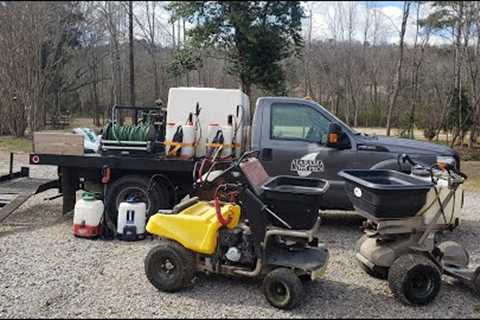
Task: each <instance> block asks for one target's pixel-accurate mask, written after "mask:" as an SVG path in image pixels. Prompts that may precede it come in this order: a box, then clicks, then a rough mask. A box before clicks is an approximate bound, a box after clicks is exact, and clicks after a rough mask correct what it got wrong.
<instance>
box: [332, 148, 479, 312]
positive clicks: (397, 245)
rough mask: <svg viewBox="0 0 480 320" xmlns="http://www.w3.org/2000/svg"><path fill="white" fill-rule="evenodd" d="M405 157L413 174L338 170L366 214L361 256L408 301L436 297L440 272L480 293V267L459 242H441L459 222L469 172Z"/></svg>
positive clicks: (367, 268)
mask: <svg viewBox="0 0 480 320" xmlns="http://www.w3.org/2000/svg"><path fill="white" fill-rule="evenodd" d="M399 158H400V157H399ZM401 158H403V159H402V160H403V162H404V163H405V162H409V163H410V165H411V166H412V170H411V171H412V173H411V174H410V175H407V174H405V173H402V172H398V171H393V170H344V171H342V172H340V173H339V175H340V176H341V177H343V178H344V179H345V180H346V182H347V183H346V186H345V188H346V191H347V194H348V196H349V198H350V199H351V201H352V203H353V206H354V207H355V209H356V210H357V212H358V213H359V214H360V215H361V216H363V217H365V218H366V219H367V221H366V222H365V225H364V232H365V235H364V236H363V237H362V238H361V239H360V240H358V242H357V245H356V258H357V260H358V261H359V263H360V265H361V266H362V268H363V269H364V270H365V271H367V273H369V274H370V275H372V276H374V277H378V278H383V279H388V282H389V287H390V289H391V291H392V293H393V295H394V296H395V297H396V298H397V299H399V300H400V301H401V302H402V303H404V304H407V305H425V304H428V303H429V302H431V301H432V300H433V299H435V297H436V296H437V294H438V292H439V290H440V287H441V277H442V274H445V275H448V276H451V277H453V278H455V279H458V280H460V281H462V282H464V283H466V284H467V285H469V286H470V287H472V288H473V289H474V290H475V291H477V292H480V267H477V268H476V269H475V268H472V267H469V256H468V253H467V251H466V250H465V249H464V248H463V247H462V246H461V245H460V244H458V243H456V242H454V241H444V242H441V235H442V233H443V232H445V231H447V230H453V229H454V228H455V227H456V226H457V225H458V221H459V219H458V218H456V215H457V214H459V213H460V210H461V207H462V202H463V190H462V184H463V182H464V180H465V179H466V178H467V177H466V176H465V175H464V174H463V173H461V172H460V171H458V170H457V169H456V168H455V167H454V166H452V165H448V164H442V165H438V164H435V165H433V166H431V167H427V166H422V165H420V164H416V163H415V162H413V161H412V159H411V158H410V157H409V156H407V155H402V156H401ZM399 164H400V161H399Z"/></svg>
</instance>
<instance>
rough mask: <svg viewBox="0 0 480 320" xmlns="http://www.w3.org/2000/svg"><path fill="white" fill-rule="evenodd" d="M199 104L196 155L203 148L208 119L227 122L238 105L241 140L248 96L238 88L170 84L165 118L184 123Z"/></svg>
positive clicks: (213, 121)
mask: <svg viewBox="0 0 480 320" xmlns="http://www.w3.org/2000/svg"><path fill="white" fill-rule="evenodd" d="M197 103H198V105H199V107H200V109H201V112H200V115H199V118H198V122H199V123H200V127H201V128H200V130H199V132H197V139H198V146H197V148H196V152H195V156H197V157H202V156H204V155H205V151H206V140H207V136H208V135H207V130H208V128H207V127H208V124H209V123H218V124H220V125H226V124H227V118H228V116H229V115H232V114H233V115H234V114H236V111H237V106H238V105H241V106H243V109H244V111H245V114H243V113H242V118H243V119H244V121H243V124H242V125H241V126H242V127H241V128H240V129H239V130H238V141H239V142H240V141H246V140H242V135H243V133H244V132H247V131H244V130H242V128H244V127H245V126H246V125H247V124H248V123H250V115H249V110H250V108H249V106H250V102H249V99H248V96H247V95H246V94H244V93H243V92H242V91H241V90H238V89H220V88H192V87H188V88H185V87H183V88H170V90H169V93H168V104H167V122H172V123H184V122H185V119H187V117H188V115H189V114H190V113H191V112H194V111H195V108H196V105H197Z"/></svg>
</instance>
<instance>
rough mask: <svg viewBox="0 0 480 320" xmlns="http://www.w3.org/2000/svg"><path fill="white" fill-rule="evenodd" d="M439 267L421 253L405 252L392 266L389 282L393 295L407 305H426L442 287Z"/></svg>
mask: <svg viewBox="0 0 480 320" xmlns="http://www.w3.org/2000/svg"><path fill="white" fill-rule="evenodd" d="M441 279H442V278H441V273H440V270H439V269H438V267H437V266H436V265H435V264H434V263H433V262H432V261H431V260H430V259H428V258H427V257H425V256H423V255H421V254H405V255H402V256H400V257H399V258H397V259H396V260H395V261H394V263H393V265H392V266H391V267H390V271H389V273H388V284H389V287H390V290H391V291H392V293H393V295H394V296H395V297H396V298H397V299H398V300H400V302H402V303H403V304H406V305H426V304H428V303H430V302H432V301H433V299H435V297H436V296H437V295H438V292H439V291H440V287H441V281H442V280H441Z"/></svg>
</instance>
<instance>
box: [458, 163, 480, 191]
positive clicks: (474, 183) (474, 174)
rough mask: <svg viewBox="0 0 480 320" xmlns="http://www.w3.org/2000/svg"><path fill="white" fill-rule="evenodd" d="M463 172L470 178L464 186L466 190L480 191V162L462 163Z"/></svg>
mask: <svg viewBox="0 0 480 320" xmlns="http://www.w3.org/2000/svg"><path fill="white" fill-rule="evenodd" d="M462 171H463V172H464V173H465V174H466V175H467V176H468V179H467V181H466V182H465V184H464V188H465V190H468V191H480V161H464V162H462Z"/></svg>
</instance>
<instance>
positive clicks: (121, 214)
mask: <svg viewBox="0 0 480 320" xmlns="http://www.w3.org/2000/svg"><path fill="white" fill-rule="evenodd" d="M146 207H147V206H146V204H145V203H144V202H136V201H135V200H134V199H129V200H127V202H122V203H120V205H119V206H118V219H117V235H118V238H119V239H121V240H126V241H133V240H140V239H144V238H145V225H146V222H147V208H146Z"/></svg>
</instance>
